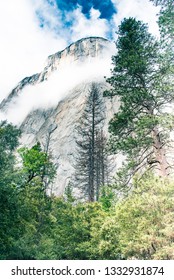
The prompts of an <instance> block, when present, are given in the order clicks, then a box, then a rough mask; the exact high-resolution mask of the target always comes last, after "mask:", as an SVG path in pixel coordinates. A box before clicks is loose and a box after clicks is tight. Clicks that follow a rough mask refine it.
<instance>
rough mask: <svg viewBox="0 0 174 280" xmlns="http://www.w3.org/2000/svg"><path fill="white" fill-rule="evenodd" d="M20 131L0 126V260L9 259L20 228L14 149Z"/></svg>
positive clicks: (4, 125)
mask: <svg viewBox="0 0 174 280" xmlns="http://www.w3.org/2000/svg"><path fill="white" fill-rule="evenodd" d="M19 135H20V130H19V129H17V128H16V127H15V126H12V125H11V124H7V123H6V122H1V124H0V259H3V258H9V256H10V253H11V251H12V248H13V241H14V240H15V239H16V238H18V235H19V233H20V228H19V227H18V222H19V209H18V197H17V188H16V184H15V182H16V179H17V178H16V173H15V168H14V164H15V157H14V154H13V151H14V149H15V148H16V147H17V145H18V137H19Z"/></svg>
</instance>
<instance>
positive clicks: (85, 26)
mask: <svg viewBox="0 0 174 280" xmlns="http://www.w3.org/2000/svg"><path fill="white" fill-rule="evenodd" d="M99 17H100V12H99V11H98V10H95V9H93V8H92V9H91V10H90V18H89V19H88V18H86V17H85V16H84V14H82V12H81V8H80V7H79V8H78V9H76V10H75V11H74V12H72V18H73V26H72V28H71V31H72V40H73V41H75V40H78V39H80V38H84V37H89V36H100V37H105V36H106V34H107V32H108V31H109V23H108V21H107V20H106V19H100V18H99Z"/></svg>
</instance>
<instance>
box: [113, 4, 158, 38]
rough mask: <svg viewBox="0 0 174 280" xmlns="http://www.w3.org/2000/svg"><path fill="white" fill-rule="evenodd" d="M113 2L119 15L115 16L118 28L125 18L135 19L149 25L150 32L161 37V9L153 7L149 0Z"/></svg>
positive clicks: (115, 23)
mask: <svg viewBox="0 0 174 280" xmlns="http://www.w3.org/2000/svg"><path fill="white" fill-rule="evenodd" d="M112 2H113V3H114V5H115V7H116V9H117V14H116V15H114V25H115V27H118V25H119V24H120V23H121V21H122V20H123V19H124V18H128V17H135V18H137V19H138V20H141V21H143V22H144V23H147V24H148V26H149V32H151V33H152V34H153V35H155V36H159V29H158V24H157V14H158V12H159V7H155V6H153V4H152V2H150V1H149V0H112Z"/></svg>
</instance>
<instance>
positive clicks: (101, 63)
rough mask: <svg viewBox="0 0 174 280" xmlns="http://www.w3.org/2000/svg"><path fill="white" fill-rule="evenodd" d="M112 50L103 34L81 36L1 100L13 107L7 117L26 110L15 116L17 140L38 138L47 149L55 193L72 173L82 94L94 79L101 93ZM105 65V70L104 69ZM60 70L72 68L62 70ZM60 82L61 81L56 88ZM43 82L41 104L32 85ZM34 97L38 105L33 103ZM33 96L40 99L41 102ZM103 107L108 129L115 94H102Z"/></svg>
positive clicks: (3, 109) (7, 110) (6, 106)
mask: <svg viewBox="0 0 174 280" xmlns="http://www.w3.org/2000/svg"><path fill="white" fill-rule="evenodd" d="M114 51H115V46H114V44H113V43H111V42H109V41H107V40H106V39H103V38H99V37H90V38H84V39H81V40H79V41H77V42H75V43H73V44H71V45H70V46H68V47H67V48H66V49H64V50H63V51H60V52H57V53H55V54H53V55H50V56H49V57H48V59H47V62H46V65H45V67H44V70H43V71H42V72H41V73H38V74H34V75H33V76H31V77H26V78H24V79H23V80H22V81H21V82H19V84H18V85H17V86H16V87H15V88H14V89H13V90H12V92H11V93H10V94H9V96H8V97H7V98H6V99H5V100H3V101H2V103H1V104H0V110H1V113H3V114H5V115H6V116H8V115H10V113H11V112H12V113H11V116H13V117H14V118H15V116H17V115H18V114H19V115H20V110H22V109H23V111H25V113H24V114H23V115H21V116H19V118H17V120H18V121H17V124H18V125H19V126H20V127H21V129H22V137H21V145H26V146H32V145H33V144H35V143H36V142H37V141H40V142H41V144H42V146H43V148H44V149H45V150H48V152H49V153H50V154H51V156H52V158H53V160H54V162H55V163H56V165H57V177H56V179H55V183H54V189H53V192H54V193H56V194H57V195H61V194H62V193H63V191H64V188H65V187H66V185H67V184H68V181H69V180H70V179H71V176H72V174H73V172H74V169H73V163H74V155H75V153H76V143H75V138H76V135H75V130H74V128H75V126H76V124H77V123H78V121H79V119H80V117H81V115H82V112H83V107H84V106H85V100H86V96H87V95H88V94H89V90H90V87H91V84H92V83H93V82H95V83H97V84H98V87H99V89H100V92H101V94H103V91H104V90H105V89H106V88H107V87H108V85H107V84H106V82H105V79H104V74H105V73H106V75H107V74H108V71H109V68H110V67H111V56H112V54H113V53H114ZM106 64H107V65H106ZM105 65H106V68H108V69H105ZM64 69H66V71H67V69H70V70H71V71H68V72H66V71H65V70H64ZM84 69H86V70H85V71H84ZM61 71H65V72H64V73H66V75H64V76H61V73H62V72H61ZM75 71H76V73H77V75H76V76H77V77H76V76H73V77H74V78H72V75H74V73H72V72H75ZM83 71H84V73H83V75H81V76H80V77H79V75H80V74H79V73H82V72H83ZM52 77H54V83H53V86H51V84H52ZM61 77H64V80H63V83H62V82H60V81H61ZM55 81H56V83H55ZM72 81H73V82H72ZM60 84H63V85H64V86H63V87H62V88H61V85H60ZM45 85H47V86H46V94H47V95H46V96H47V102H46V103H42V99H44V95H43V98H42V92H41V93H38V92H37V88H38V91H39V86H42V88H41V89H42V90H43V89H44V86H45ZM65 85H66V86H65ZM55 88H56V90H55ZM26 89H27V90H28V92H29V93H30V92H33V89H34V92H33V94H34V95H33V94H32V93H31V95H29V94H28V92H27V94H28V95H26ZM42 90H41V91H42ZM56 94H57V96H56V98H55V95H56ZM25 96H27V97H26V98H25ZM53 96H54V98H53ZM49 97H50V99H49ZM31 99H32V100H31ZM35 99H36V103H38V104H35ZM38 99H41V100H40V102H38ZM21 100H23V103H22V102H21ZM50 100H51V102H50ZM24 102H25V103H26V105H27V103H31V104H32V106H30V107H29V108H27V109H26V110H25V105H24V104H25V103H24ZM33 104H35V106H33ZM104 106H105V125H104V130H105V131H106V133H107V125H108V121H109V120H110V118H111V117H112V115H113V114H114V112H115V111H116V110H117V109H118V106H119V105H118V101H117V100H115V99H113V100H109V99H107V98H104ZM22 107H24V108H22ZM21 112H22V111H21Z"/></svg>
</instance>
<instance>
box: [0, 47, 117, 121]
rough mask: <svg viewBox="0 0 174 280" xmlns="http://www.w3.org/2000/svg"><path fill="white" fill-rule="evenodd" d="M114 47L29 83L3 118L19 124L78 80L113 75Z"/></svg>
mask: <svg viewBox="0 0 174 280" xmlns="http://www.w3.org/2000/svg"><path fill="white" fill-rule="evenodd" d="M114 51H115V47H114V46H113V48H112V47H111V49H109V50H108V51H106V52H105V53H103V55H102V58H88V60H86V62H83V63H77V64H74V63H70V64H67V65H65V66H62V67H59V69H58V70H57V71H55V72H54V73H52V75H51V76H50V77H49V79H48V80H47V81H44V82H42V83H40V84H37V85H35V86H27V87H26V88H24V89H23V91H22V92H21V93H20V95H19V97H17V98H16V99H15V100H13V101H14V103H13V104H12V103H11V104H10V106H9V107H8V111H7V112H6V113H5V114H1V115H0V117H1V119H7V120H8V121H9V122H12V123H14V124H20V123H21V122H22V121H23V120H24V118H25V117H26V116H27V115H28V113H29V112H30V111H32V110H33V109H37V108H45V109H48V108H51V107H54V106H56V104H57V103H58V102H59V101H60V100H62V99H63V98H64V97H65V96H66V95H67V94H68V92H69V91H70V90H72V89H73V88H74V87H76V86H77V85H78V84H80V83H84V82H86V81H88V80H89V81H91V80H93V81H94V80H96V81H98V80H101V79H102V80H103V79H104V76H105V75H106V76H109V75H110V68H111V59H110V55H111V52H112V53H113V52H114ZM67 77H68V78H67ZM65 81H68V82H66V83H65Z"/></svg>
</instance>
